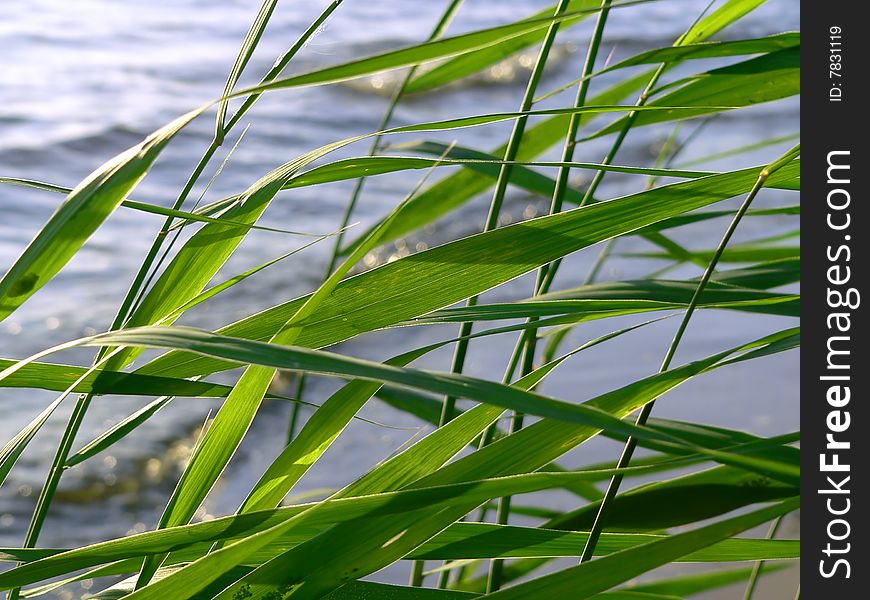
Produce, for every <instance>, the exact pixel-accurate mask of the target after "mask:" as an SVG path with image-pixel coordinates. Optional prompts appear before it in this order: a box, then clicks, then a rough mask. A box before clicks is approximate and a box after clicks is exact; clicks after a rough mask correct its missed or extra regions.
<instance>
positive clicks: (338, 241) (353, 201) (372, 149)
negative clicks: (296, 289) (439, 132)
mask: <svg viewBox="0 0 870 600" xmlns="http://www.w3.org/2000/svg"><path fill="white" fill-rule="evenodd" d="M462 2H463V0H450V2H449V3H448V4H447V7H446V8H445V9H444V13H443V14H442V15H441V18H440V19H439V20H438V23H437V24H436V25H435V28H434V29H433V30H432V33H431V34H430V35H429V38H428V41H432V40H435V39H438V38H439V37H441V36H442V35H443V34H444V32H445V31H446V30H447V28H448V27H449V26H450V22H451V21H452V20H453V17H454V16H455V15H456V12H457V11H458V10H459V7H460V6H461V5H462ZM417 68H418V67H417V66H412V67H410V68H409V69H408V72H407V74H406V75H405V77H404V79H402V83H401V84H400V85H399V87H397V88H396V91H395V92H394V93H393V96H392V97H391V98H390V102H389V104H388V105H387V110H386V112H384V116H383V117H382V118H381V122H380V125H379V126H378V129H377V131H383V130H385V129H387V127H389V124H390V121H392V119H393V113H395V111H396V107H397V106H398V105H399V102H400V101H401V100H402V97H403V96H404V95H405V90H406V89H407V88H408V84H409V83H410V82H411V79H413V78H414V75H416V73H417ZM382 137H383V136H381V135H376V136H374V137H373V138H372V143H371V145H370V146H369V153H368V155H369V156H374V155H375V154H376V153H377V151H378V146H379V145H380V142H381V138H382ZM364 185H365V177H360V178H359V179H357V181H356V184H355V185H354V188H353V191H352V192H351V195H350V200H348V203H347V206H346V207H345V209H344V214H342V217H341V224H340V225H339V228H340V230H342V231H343V230H344V228H346V227H347V225H348V223H350V219H351V217H352V216H353V212H354V210H355V209H356V205H357V202H358V200H359V197H360V195H361V194H362V190H363V186H364ZM343 241H344V234H343V233H339V234H338V236H336V238H335V244H334V245H333V248H332V255H331V256H330V258H329V263H328V264H327V266H326V271H325V273H324V275H323V278H324V279H326V278H327V277H329V275H330V273H332V270H333V269H334V268H335V263H336V261H337V260H338V257H339V256H340V255H341V246H342V243H343ZM304 393H305V374H304V373H300V374H299V378H298V379H297V380H296V393H295V397H296V398H300V399H301V398H302V395H303V394H304ZM299 410H300V406H299V405H298V404H296V405H295V406H294V407H293V410H292V412H291V414H290V424H289V426H288V427H287V441H288V442H289V441H291V440H292V439H293V436H295V435H296V427H297V424H298V421H299Z"/></svg>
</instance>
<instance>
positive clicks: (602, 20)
mask: <svg viewBox="0 0 870 600" xmlns="http://www.w3.org/2000/svg"><path fill="white" fill-rule="evenodd" d="M610 4H611V0H602V2H601V7H600V11H599V13H598V18H597V20H596V23H595V29H594V30H593V32H592V37H591V39H590V41H589V47H588V49H587V51H586V59H585V60H584V63H583V68H582V71H581V80H580V84H579V85H578V86H577V96H576V98H575V100H574V106H576V107H578V108H579V107H582V106H584V105H585V104H586V95H587V93H588V91H589V81H590V79H589V77H588V75H589V74H590V73H592V71H593V70H594V68H595V61H596V60H597V58H598V50H599V48H600V46H601V38H602V36H603V35H604V27H605V26H606V24H607V17H608V15H609V14H610ZM579 126H580V117H579V115H577V114H575V115H571V119H570V120H569V121H568V131H567V133H566V138H565V145H564V147H563V149H562V162H565V163H568V162H571V161H573V160H574V148H575V146H576V142H575V139H576V137H577V130H578V128H579ZM569 173H570V168H569V167H567V166H565V167H560V168H559V174H558V176H557V177H556V186H555V188H554V189H553V198H552V201H551V204H550V214H555V213H558V212H561V211H562V204H563V202H564V200H565V194H566V192H567V190H568V175H569ZM547 270H548V266H547V265H544V266H543V267H541V268H540V269H539V270H538V274H537V277H536V279H535V294H536V295H537V294H539V293H541V289H542V287H541V286H542V284H543V282H544V281H545V279H546V275H547ZM533 320H537V319H529V321H533ZM537 339H538V336H537V329H529V330H527V331H525V332H524V333H523V334H521V335H520V336H519V339H518V340H517V347H516V349H515V350H514V355H516V354H517V352H518V351H520V348H521V349H522V350H521V352H522V355H523V358H522V367H521V371H520V373H521V376H523V377H524V376H526V375H528V374H529V373H530V372H531V371H532V370H533V368H534V367H533V365H534V360H535V352H536V349H537ZM510 362H511V365H512V366H511V367H509V369H510V370H511V371H512V370H513V369H514V368H515V367H513V365H515V364H516V362H517V361H516V359H514V358H512V359H511V361H510ZM508 377H511V376H510V375H509V376H508ZM522 427H523V415H522V413H517V412H515V413H514V414H513V416H512V417H511V422H510V428H509V431H510V433H515V432H517V431H519V430H520V429H522ZM510 505H511V498H510V496H506V497H504V498H500V499H499V502H498V509H497V511H496V523H499V524H502V525H504V524H507V522H508V520H509V517H510ZM503 572H504V561H503V560H499V559H496V560H493V561H492V562H491V563H490V568H489V575H488V578H487V586H486V587H487V593H492V592H495V591H498V589H499V588H500V587H501V584H502V575H503Z"/></svg>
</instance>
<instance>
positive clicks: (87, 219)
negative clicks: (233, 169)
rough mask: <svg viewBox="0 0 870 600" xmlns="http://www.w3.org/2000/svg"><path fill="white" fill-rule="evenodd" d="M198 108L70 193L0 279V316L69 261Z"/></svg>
mask: <svg viewBox="0 0 870 600" xmlns="http://www.w3.org/2000/svg"><path fill="white" fill-rule="evenodd" d="M202 111H203V109H202V108H199V109H196V110H194V111H191V112H189V113H187V114H186V115H183V116H181V117H179V118H177V119H175V120H174V121H172V122H171V123H169V124H168V125H166V126H164V127H162V128H161V129H159V130H157V131H156V132H154V133H152V134H151V135H150V136H148V137H147V138H145V140H144V141H142V143H140V144H138V145H136V146H133V147H132V148H130V149H129V150H126V151H124V152H122V153H121V154H119V155H117V156H116V157H114V158H112V159H111V160H109V161H108V162H106V163H105V164H104V165H103V166H101V167H99V168H98V169H97V170H95V171H94V172H93V173H91V174H90V175H89V176H88V177H87V178H86V179H85V180H84V181H82V182H81V183H80V184H79V185H77V186H76V187H75V189H73V190H72V192H70V193H69V195H68V196H67V197H66V200H64V202H63V204H61V205H60V206H59V207H58V209H57V210H56V211H55V212H54V214H53V215H52V216H51V218H50V219H49V220H48V222H47V223H46V224H45V226H44V227H43V228H42V229H41V230H40V232H39V233H38V234H37V235H36V237H34V238H33V240H32V241H31V242H30V244H29V245H28V246H27V248H26V249H25V250H24V252H23V253H22V254H21V256H19V257H18V259H17V260H16V261H15V262H14V263H13V264H12V266H11V267H10V268H9V270H8V271H7V272H6V273H5V274H4V275H3V278H2V279H0V320H2V319H5V318H6V317H7V316H9V315H10V314H11V313H12V312H13V311H14V310H15V309H16V308H18V307H19V306H20V305H21V304H22V303H24V301H26V300H27V299H28V298H29V297H30V296H32V295H33V294H34V293H35V292H36V291H37V290H38V289H39V288H41V287H42V286H43V285H45V284H46V283H47V282H48V281H49V280H50V279H51V278H52V277H54V275H55V274H57V272H58V271H60V270H61V269H62V268H63V266H64V265H65V264H66V263H67V262H69V260H70V259H71V258H72V257H73V255H74V254H75V253H76V252H78V250H79V248H81V247H82V245H84V243H85V241H87V239H88V238H89V237H90V236H91V235H92V234H93V233H94V231H96V230H97V228H99V227H100V225H101V224H102V223H103V221H105V220H106V219H107V218H108V217H109V216H110V215H111V214H112V213H113V212H114V211H115V209H116V208H117V207H118V205H119V204H120V203H121V202H122V201H123V200H124V199H126V197H127V195H128V194H129V193H130V192H131V191H132V190H133V188H135V187H136V185H137V184H138V183H139V181H140V180H141V179H142V178H143V177H145V174H146V173H147V172H148V169H149V168H150V167H151V164H152V163H153V162H154V161H155V160H156V158H157V155H158V154H160V151H161V150H163V148H164V147H165V146H166V144H168V143H169V141H170V140H171V139H172V138H173V137H174V136H175V135H176V134H177V133H178V132H179V131H180V130H181V128H182V127H184V126H185V125H187V123H189V122H190V121H191V120H192V119H193V118H194V117H196V116H197V115H199V114H200V113H201V112H202Z"/></svg>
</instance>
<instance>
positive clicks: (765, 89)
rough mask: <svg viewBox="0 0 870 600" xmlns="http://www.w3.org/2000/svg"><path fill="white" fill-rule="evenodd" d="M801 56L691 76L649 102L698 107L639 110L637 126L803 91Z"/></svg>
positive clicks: (771, 57)
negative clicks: (689, 109)
mask: <svg viewBox="0 0 870 600" xmlns="http://www.w3.org/2000/svg"><path fill="white" fill-rule="evenodd" d="M799 59H800V50H799V49H788V50H780V51H778V52H772V53H769V54H765V55H763V56H760V57H758V58H753V59H750V60H747V61H744V62H741V63H737V64H735V65H730V66H727V67H722V68H720V69H714V70H712V71H708V72H707V73H704V74H702V75H699V76H696V77H692V78H689V80H688V83H686V84H685V85H683V86H682V87H678V88H677V89H676V90H674V91H672V92H669V93H665V94H662V95H659V96H657V97H656V99H654V100H652V101H651V102H649V103H648V104H647V106H656V105H659V106H661V105H670V106H691V105H692V104H697V105H699V108H698V109H697V110H695V111H686V110H680V111H678V112H674V113H671V114H669V113H668V111H662V112H657V113H639V114H638V115H637V117H636V118H635V120H634V123H633V126H634V127H641V126H643V125H651V124H653V123H662V122H665V121H671V120H674V119H684V118H687V117H689V116H691V117H698V116H701V115H707V114H711V113H715V112H718V111H717V110H715V109H713V110H711V109H710V108H705V106H713V105H719V106H752V105H756V104H761V103H764V102H772V101H774V100H780V99H782V98H788V97H789V96H794V95H796V94H798V93H800V69H799V66H800V62H799ZM624 124H625V119H618V120H616V121H615V122H614V123H611V124H610V125H608V126H607V127H605V128H604V129H602V130H601V131H599V132H597V133H595V134H594V135H592V136H591V138H596V137H600V136H603V135H607V134H610V133H615V132H617V131H620V130H621V129H622V127H623V125H624ZM591 138H590V139H591Z"/></svg>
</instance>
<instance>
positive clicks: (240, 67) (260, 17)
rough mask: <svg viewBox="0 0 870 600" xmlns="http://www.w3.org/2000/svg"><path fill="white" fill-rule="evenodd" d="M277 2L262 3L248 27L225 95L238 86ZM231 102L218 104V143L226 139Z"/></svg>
mask: <svg viewBox="0 0 870 600" xmlns="http://www.w3.org/2000/svg"><path fill="white" fill-rule="evenodd" d="M276 4H278V0H264V1H263V4H261V5H260V10H259V11H258V12H257V17H256V18H255V19H254V22H253V23H251V27H250V29H248V33H247V35H245V41H244V42H243V43H242V47H241V48H239V54H238V56H237V57H236V62H235V63H234V64H233V68H232V69H231V70H230V74H229V75H228V76H227V83H226V85H225V86H224V93H223V96H225V97H226V96H229V95H230V94H231V93H232V92H233V88H235V87H236V83H237V82H238V81H239V77H241V76H242V71H244V69H245V66H246V65H247V64H248V61H249V60H251V56H252V55H253V54H254V49H255V48H256V47H257V44H258V43H259V41H260V38H261V37H262V36H263V32H264V31H265V30H266V26H267V25H268V24H269V19H270V18H271V17H272V12H273V11H274V10H275V5H276ZM229 102H230V101H229V100H228V99H225V100H221V103H220V104H219V105H218V110H217V116H216V117H215V131H214V140H215V142H216V143H217V144H218V145H220V144H222V143H223V141H224V134H225V133H226V130H225V125H226V117H227V106H228V105H229Z"/></svg>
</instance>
